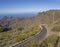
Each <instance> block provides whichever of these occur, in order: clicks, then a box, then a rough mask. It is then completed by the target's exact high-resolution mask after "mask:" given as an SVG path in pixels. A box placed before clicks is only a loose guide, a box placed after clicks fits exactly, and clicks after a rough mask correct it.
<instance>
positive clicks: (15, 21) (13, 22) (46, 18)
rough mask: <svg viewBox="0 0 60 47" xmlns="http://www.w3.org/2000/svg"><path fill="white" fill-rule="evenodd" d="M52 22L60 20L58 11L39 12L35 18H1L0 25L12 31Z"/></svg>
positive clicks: (59, 11)
mask: <svg viewBox="0 0 60 47" xmlns="http://www.w3.org/2000/svg"><path fill="white" fill-rule="evenodd" d="M53 16H54V21H56V20H58V19H60V10H48V11H44V12H39V13H38V14H37V15H36V16H32V17H25V18H24V17H22V18H21V17H7V16H5V17H3V18H2V19H1V20H0V25H2V26H5V27H9V28H12V29H18V28H21V27H24V28H26V27H27V26H36V25H40V24H41V23H46V24H50V23H52V22H53Z"/></svg>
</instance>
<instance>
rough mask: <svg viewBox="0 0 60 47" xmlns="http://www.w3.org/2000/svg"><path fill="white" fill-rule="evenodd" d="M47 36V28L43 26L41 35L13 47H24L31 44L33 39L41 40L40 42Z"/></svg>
mask: <svg viewBox="0 0 60 47" xmlns="http://www.w3.org/2000/svg"><path fill="white" fill-rule="evenodd" d="M46 34H47V29H46V28H45V26H42V30H41V32H40V33H38V34H36V35H34V36H32V37H30V38H28V39H26V40H24V41H22V42H21V43H18V44H16V45H13V46H11V47H24V45H25V44H27V43H29V42H30V41H32V40H33V39H35V38H39V39H40V40H42V39H44V37H45V36H46Z"/></svg>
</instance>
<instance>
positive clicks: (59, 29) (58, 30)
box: [52, 26, 60, 32]
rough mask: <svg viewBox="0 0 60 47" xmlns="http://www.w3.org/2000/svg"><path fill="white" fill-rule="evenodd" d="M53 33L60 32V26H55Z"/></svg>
mask: <svg viewBox="0 0 60 47" xmlns="http://www.w3.org/2000/svg"><path fill="white" fill-rule="evenodd" d="M52 31H54V32H60V26H54V27H53V28H52Z"/></svg>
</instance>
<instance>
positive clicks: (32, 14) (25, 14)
mask: <svg viewBox="0 0 60 47" xmlns="http://www.w3.org/2000/svg"><path fill="white" fill-rule="evenodd" d="M36 14H37V13H15V14H0V18H2V17H4V16H7V17H30V16H35V15H36Z"/></svg>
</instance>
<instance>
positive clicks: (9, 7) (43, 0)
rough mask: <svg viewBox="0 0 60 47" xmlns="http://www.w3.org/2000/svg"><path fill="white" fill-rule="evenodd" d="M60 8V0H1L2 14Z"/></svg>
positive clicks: (0, 10) (0, 11) (0, 9)
mask: <svg viewBox="0 0 60 47" xmlns="http://www.w3.org/2000/svg"><path fill="white" fill-rule="evenodd" d="M49 9H60V0H0V14H7V13H29V12H39V11H44V10H49Z"/></svg>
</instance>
